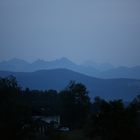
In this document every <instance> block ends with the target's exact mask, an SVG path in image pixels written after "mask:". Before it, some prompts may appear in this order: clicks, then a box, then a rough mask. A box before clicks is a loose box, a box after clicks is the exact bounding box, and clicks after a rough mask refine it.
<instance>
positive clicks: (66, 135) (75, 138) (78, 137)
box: [56, 130, 90, 140]
mask: <svg viewBox="0 0 140 140" xmlns="http://www.w3.org/2000/svg"><path fill="white" fill-rule="evenodd" d="M56 137H57V140H90V139H88V138H87V137H86V136H85V135H84V134H83V132H82V131H81V130H73V131H69V132H58V133H57V135H56Z"/></svg>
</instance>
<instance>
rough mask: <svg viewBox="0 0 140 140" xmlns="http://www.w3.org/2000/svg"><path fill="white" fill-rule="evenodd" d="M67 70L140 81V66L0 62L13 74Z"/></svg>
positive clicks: (3, 68) (101, 76)
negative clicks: (58, 69)
mask: <svg viewBox="0 0 140 140" xmlns="http://www.w3.org/2000/svg"><path fill="white" fill-rule="evenodd" d="M57 68H65V69H69V70H72V71H75V72H78V73H82V74H86V75H88V76H92V77H98V78H132V79H140V66H135V67H125V66H122V67H114V66H112V65H111V64H109V63H103V64H96V63H93V62H91V61H86V62H85V63H83V64H81V65H78V64H75V63H74V62H72V61H70V60H69V59H67V58H61V59H57V60H54V61H44V60H40V59H39V60H36V61H34V62H32V63H29V62H27V61H25V60H21V59H17V58H14V59H11V60H8V61H2V62H0V70H1V71H13V72H34V71H38V70H49V69H57Z"/></svg>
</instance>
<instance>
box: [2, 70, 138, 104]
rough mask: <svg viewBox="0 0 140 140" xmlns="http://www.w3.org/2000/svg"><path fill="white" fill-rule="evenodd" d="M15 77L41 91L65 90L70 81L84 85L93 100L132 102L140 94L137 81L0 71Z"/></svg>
mask: <svg viewBox="0 0 140 140" xmlns="http://www.w3.org/2000/svg"><path fill="white" fill-rule="evenodd" d="M9 75H13V76H15V77H16V78H17V81H18V83H19V84H20V86H21V87H23V88H26V87H29V88H30V89H39V90H48V89H55V90H58V91H60V90H63V89H64V88H65V87H66V86H67V84H68V83H69V82H70V81H76V82H80V83H83V84H84V85H85V86H86V87H87V89H88V91H89V96H90V97H91V98H92V99H93V98H94V97H95V96H100V97H102V98H105V99H124V100H125V101H130V100H132V99H133V98H134V97H135V96H137V95H138V94H140V80H135V79H125V78H120V79H99V78H93V77H90V76H87V75H84V74H80V73H77V72H74V71H71V70H67V69H53V70H40V71H35V72H8V71H0V76H1V77H5V76H9Z"/></svg>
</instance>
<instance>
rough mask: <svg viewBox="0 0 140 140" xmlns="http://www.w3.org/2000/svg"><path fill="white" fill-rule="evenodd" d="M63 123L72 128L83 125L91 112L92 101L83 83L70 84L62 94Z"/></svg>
mask: <svg viewBox="0 0 140 140" xmlns="http://www.w3.org/2000/svg"><path fill="white" fill-rule="evenodd" d="M60 98H61V103H62V107H61V108H62V110H61V115H62V120H63V123H64V124H66V125H69V126H70V127H79V126H81V125H83V123H84V121H85V119H86V117H87V115H88V111H89V104H90V100H89V97H88V92H87V89H86V87H85V86H84V85H83V84H81V83H75V82H70V83H69V85H68V86H67V88H66V89H65V90H63V91H62V92H61V93H60Z"/></svg>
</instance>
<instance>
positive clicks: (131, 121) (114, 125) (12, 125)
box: [0, 76, 140, 140]
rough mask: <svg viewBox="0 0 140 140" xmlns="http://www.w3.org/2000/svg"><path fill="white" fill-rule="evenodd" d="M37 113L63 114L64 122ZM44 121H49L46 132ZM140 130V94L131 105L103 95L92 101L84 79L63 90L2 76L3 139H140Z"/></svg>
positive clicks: (0, 117) (0, 122)
mask: <svg viewBox="0 0 140 140" xmlns="http://www.w3.org/2000/svg"><path fill="white" fill-rule="evenodd" d="M33 116H44V117H47V116H60V124H59V126H58V127H54V126H55V125H54V122H51V123H49V124H48V123H46V122H43V121H42V120H35V119H34V118H33ZM40 125H41V126H42V125H43V126H44V125H45V126H46V125H47V128H46V127H45V128H46V129H45V130H44V131H43V133H42V131H40V129H38V128H39V126H40ZM41 128H42V127H41ZM60 128H68V130H67V131H60V130H61V129H60ZM139 132H140V96H137V97H136V98H135V99H134V100H133V101H132V102H131V103H129V104H127V105H126V104H125V103H124V102H123V101H122V100H113V101H106V100H104V99H101V98H100V97H95V99H94V101H91V100H90V98H89V96H88V92H87V89H86V87H85V86H84V85H83V84H81V83H75V82H70V83H69V84H68V86H67V87H66V88H65V89H63V90H62V91H59V92H58V91H55V90H46V91H39V90H30V89H28V88H26V89H25V90H23V89H21V88H20V87H19V86H18V84H17V82H16V79H15V78H14V77H12V76H10V77H7V78H0V139H1V140H10V139H18V140H125V139H126V140H139V139H140V133H139Z"/></svg>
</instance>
